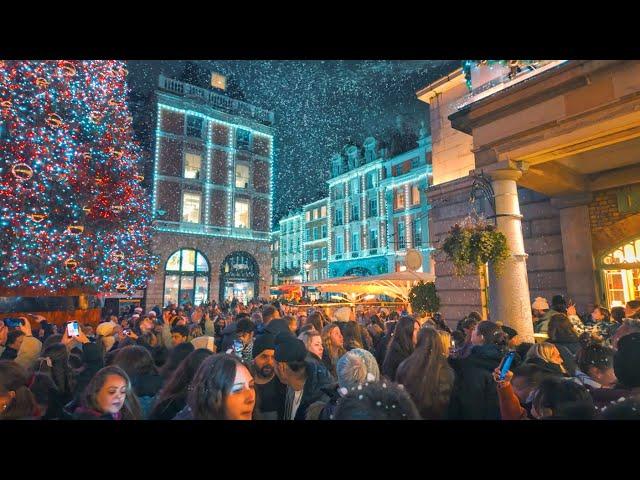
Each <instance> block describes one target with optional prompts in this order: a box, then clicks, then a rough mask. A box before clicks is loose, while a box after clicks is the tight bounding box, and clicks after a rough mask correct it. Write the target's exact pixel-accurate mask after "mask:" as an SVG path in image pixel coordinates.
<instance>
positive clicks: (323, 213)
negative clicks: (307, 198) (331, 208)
mask: <svg viewBox="0 0 640 480" xmlns="http://www.w3.org/2000/svg"><path fill="white" fill-rule="evenodd" d="M320 216H321V217H326V216H327V207H326V206H322V207H320Z"/></svg>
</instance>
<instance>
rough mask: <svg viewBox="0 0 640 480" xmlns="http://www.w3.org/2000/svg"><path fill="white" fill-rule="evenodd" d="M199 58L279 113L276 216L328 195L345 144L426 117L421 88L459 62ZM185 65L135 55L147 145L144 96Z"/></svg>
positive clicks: (135, 92) (135, 90)
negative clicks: (334, 161)
mask: <svg viewBox="0 0 640 480" xmlns="http://www.w3.org/2000/svg"><path fill="white" fill-rule="evenodd" d="M197 63H198V64H199V66H201V67H203V68H204V69H207V70H212V71H217V72H219V73H222V74H224V75H227V76H228V77H229V78H230V80H232V81H233V82H234V83H235V84H236V85H237V86H238V88H239V90H240V92H241V93H238V94H237V95H236V98H239V99H243V100H244V101H247V102H249V103H252V104H254V105H256V106H259V107H262V108H266V109H269V110H272V111H273V112H274V113H275V125H274V127H275V161H276V164H275V176H274V192H273V194H274V222H277V221H278V219H279V218H280V217H281V216H283V215H284V214H286V213H287V212H288V211H289V210H293V209H296V208H299V207H300V206H301V205H303V204H305V203H308V202H311V201H314V200H317V199H319V198H322V197H323V196H325V195H326V194H327V188H326V183H325V182H326V180H327V179H328V177H329V159H330V157H331V155H333V154H334V153H338V152H340V151H341V150H342V147H343V146H344V145H345V144H347V143H349V142H354V143H355V144H362V141H363V140H364V139H365V138H366V137H368V136H374V137H377V138H380V136H381V135H384V134H385V133H388V132H389V131H390V129H394V128H398V127H397V125H399V124H402V125H403V128H413V129H416V131H417V129H418V128H419V125H420V122H421V121H426V120H427V116H428V106H427V105H426V104H424V103H422V102H420V101H419V100H417V98H416V95H415V92H416V91H417V90H419V89H420V88H422V87H424V86H425V85H427V84H428V83H430V82H432V81H434V80H436V79H438V78H440V77H441V76H442V75H445V74H447V73H449V72H450V71H451V70H452V69H453V68H456V67H457V66H458V65H459V61H455V60H454V61H443V60H438V61H435V60H413V61H387V60H384V61H382V60H366V61H345V60H331V61H308V60H305V61H302V60H294V61H253V60H243V61H230V60H222V61H199V62H197ZM184 65H185V62H180V61H131V62H129V70H130V76H129V82H130V86H131V88H132V94H131V97H132V100H131V102H130V103H131V108H132V110H134V112H135V110H136V108H137V109H138V110H139V111H138V112H137V114H138V116H142V117H144V118H145V119H147V121H144V122H140V123H139V125H141V126H140V127H139V128H138V133H139V135H140V137H141V139H142V141H143V143H146V144H147V145H149V149H151V147H150V141H149V139H150V138H151V132H152V127H150V124H151V121H149V120H150V119H152V118H153V115H152V104H151V103H150V102H148V101H147V102H146V103H145V101H144V99H145V98H147V99H148V98H149V94H150V92H152V90H153V88H154V87H155V86H156V84H157V78H158V74H160V73H163V74H165V75H167V76H172V77H174V78H177V77H179V76H180V75H181V74H182V72H183V70H184ZM238 95H239V96H238ZM242 97H244V98H242ZM149 113H151V114H149Z"/></svg>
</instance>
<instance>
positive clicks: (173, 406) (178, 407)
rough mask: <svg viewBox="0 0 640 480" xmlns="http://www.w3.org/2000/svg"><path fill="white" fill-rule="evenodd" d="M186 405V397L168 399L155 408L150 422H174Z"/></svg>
mask: <svg viewBox="0 0 640 480" xmlns="http://www.w3.org/2000/svg"><path fill="white" fill-rule="evenodd" d="M186 405H187V397H186V395H183V396H176V397H173V398H167V399H165V400H163V401H162V402H160V403H158V404H156V405H155V406H154V407H153V410H151V412H150V413H149V417H148V420H172V419H174V418H175V417H176V415H178V413H180V412H181V411H182V409H184V407H185V406H186Z"/></svg>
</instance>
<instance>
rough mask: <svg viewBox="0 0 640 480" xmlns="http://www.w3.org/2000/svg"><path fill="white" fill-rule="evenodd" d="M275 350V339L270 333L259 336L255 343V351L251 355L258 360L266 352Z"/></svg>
mask: <svg viewBox="0 0 640 480" xmlns="http://www.w3.org/2000/svg"><path fill="white" fill-rule="evenodd" d="M274 349H275V337H274V336H273V335H271V334H269V333H265V334H262V335H258V336H257V337H256V338H255V340H254V341H253V349H252V350H251V353H252V355H253V358H256V357H257V356H258V355H260V354H261V353H262V352H264V351H265V350H274Z"/></svg>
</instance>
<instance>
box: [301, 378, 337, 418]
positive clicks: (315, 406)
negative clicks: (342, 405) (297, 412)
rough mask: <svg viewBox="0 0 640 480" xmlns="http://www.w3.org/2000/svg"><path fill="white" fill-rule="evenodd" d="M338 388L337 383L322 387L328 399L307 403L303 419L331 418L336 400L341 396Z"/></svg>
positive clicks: (335, 406)
mask: <svg viewBox="0 0 640 480" xmlns="http://www.w3.org/2000/svg"><path fill="white" fill-rule="evenodd" d="M339 388H340V387H339V385H337V384H336V385H332V386H330V387H328V388H324V389H323V391H324V393H325V394H326V395H327V397H328V400H327V401H326V402H323V401H318V402H314V403H312V404H311V405H309V408H308V409H307V414H306V416H305V420H331V419H332V417H333V414H334V413H335V411H336V408H338V400H340V399H341V398H342V395H340V393H339V392H338V389H339Z"/></svg>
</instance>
